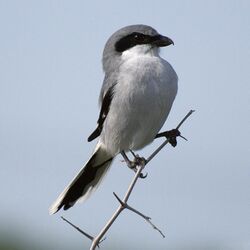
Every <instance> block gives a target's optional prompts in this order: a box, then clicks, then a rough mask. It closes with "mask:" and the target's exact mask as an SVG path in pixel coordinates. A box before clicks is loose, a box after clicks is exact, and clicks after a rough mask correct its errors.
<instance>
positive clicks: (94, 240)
mask: <svg viewBox="0 0 250 250" xmlns="http://www.w3.org/2000/svg"><path fill="white" fill-rule="evenodd" d="M193 112H194V110H190V111H189V112H188V114H187V115H186V116H185V117H184V118H183V119H182V120H181V122H180V123H179V124H178V125H177V127H176V129H179V128H180V127H181V125H182V124H183V123H184V122H185V121H186V119H187V118H188V117H189V116H190V115H191V114H192V113H193ZM168 142H169V140H168V139H166V140H165V141H164V142H163V143H162V144H161V145H160V146H159V147H158V148H157V149H156V150H155V151H154V152H153V153H152V154H151V155H150V156H149V157H148V158H147V159H146V160H145V159H143V158H139V157H137V156H136V158H137V159H136V160H137V161H135V162H131V161H130V160H129V159H128V157H127V156H126V154H125V152H124V151H123V152H121V154H122V156H123V158H124V160H125V162H126V164H127V165H128V167H129V168H134V166H135V167H136V173H135V176H134V177H133V179H132V181H131V183H130V185H129V187H128V190H127V192H126V194H125V195H124V198H123V199H122V200H121V199H120V198H119V197H118V196H117V195H116V194H115V193H113V194H114V196H115V197H116V198H117V200H118V201H119V203H120V205H119V207H118V208H117V210H116V211H115V212H114V214H113V215H112V216H111V218H110V219H109V221H108V222H107V223H106V225H105V226H104V227H103V228H102V230H101V231H100V233H99V234H98V235H97V236H96V237H92V236H91V235H89V234H87V233H85V232H84V231H82V230H81V229H80V228H79V227H77V226H75V225H74V224H72V223H71V222H69V221H68V220H66V219H65V218H63V217H61V218H62V219H63V220H64V221H66V222H67V223H68V224H70V225H71V226H72V227H74V228H75V229H76V230H77V231H79V232H80V233H82V234H83V235H84V236H86V237H87V238H88V239H90V240H91V241H92V244H91V247H90V250H95V249H96V247H97V246H98V244H99V243H100V242H102V241H103V240H104V239H105V238H104V239H102V238H103V236H104V235H105V234H106V232H107V231H108V230H109V228H110V227H111V226H112V224H113V223H114V222H115V220H116V219H117V217H118V216H119V215H120V213H121V212H122V211H123V210H124V209H129V210H130V211H132V212H134V213H136V214H138V215H139V216H141V217H142V218H144V219H145V220H146V221H147V222H148V223H149V224H150V225H151V226H152V227H153V228H154V229H155V230H157V231H158V232H159V233H160V234H161V235H162V237H165V235H164V234H163V233H162V231H161V230H160V229H158V228H157V227H156V226H155V225H154V224H153V223H152V222H151V218H150V217H148V216H146V215H144V214H142V213H141V212H139V211H138V210H136V209H134V208H133V207H131V206H129V205H128V204H127V201H128V199H129V197H130V195H131V193H132V191H133V189H134V186H135V184H136V182H137V180H138V178H139V177H141V172H142V170H143V169H144V167H145V165H146V164H147V163H148V162H149V161H151V160H152V159H153V158H154V157H155V156H156V155H157V154H158V153H159V152H160V151H161V149H162V148H163V147H164V146H165V145H166V144H167V143H168Z"/></svg>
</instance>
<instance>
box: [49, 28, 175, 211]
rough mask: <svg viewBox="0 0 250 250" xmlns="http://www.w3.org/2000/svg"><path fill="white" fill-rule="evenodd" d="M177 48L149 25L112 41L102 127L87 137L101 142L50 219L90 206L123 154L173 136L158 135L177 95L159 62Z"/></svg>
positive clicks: (106, 53)
mask: <svg viewBox="0 0 250 250" xmlns="http://www.w3.org/2000/svg"><path fill="white" fill-rule="evenodd" d="M173 44H174V42H173V41H172V39H170V38H169V37H167V36H163V35H161V34H160V33H158V32H157V31H156V30H155V29H154V28H152V27H151V26H148V25H144V24H135V25H129V26H126V27H123V28H121V29H119V30H118V31H116V32H115V33H113V34H112V35H111V37H110V38H109V39H108V40H107V42H106V44H105V47H104V50H103V57H102V66H103V71H104V74H105V76H104V81H103V85H102V87H101V91H100V96H99V104H100V113H99V117H98V120H97V127H96V129H95V130H94V131H93V133H91V134H90V136H89V137H88V141H89V142H90V141H92V140H94V139H96V138H98V141H97V144H96V147H95V149H94V151H93V154H92V155H91V157H90V158H89V160H88V161H87V162H86V164H85V165H84V166H83V168H82V169H81V170H80V171H79V173H78V174H77V175H76V176H75V177H74V178H73V180H72V181H71V182H70V183H69V185H68V186H67V187H66V188H65V189H64V191H63V192H62V193H61V194H60V195H59V196H58V198H57V199H56V201H55V202H54V203H53V204H52V205H51V207H50V209H49V213H50V214H54V213H56V212H57V211H58V210H60V209H61V208H63V209H64V210H67V209H69V208H70V207H72V206H73V205H74V204H75V203H76V202H78V201H85V200H86V199H87V198H88V197H89V196H90V194H91V193H93V191H95V190H96V189H97V187H98V186H99V184H100V183H101V181H102V180H103V178H104V176H105V175H106V173H107V172H108V170H109V169H110V165H111V163H112V161H113V159H114V158H115V157H116V156H117V155H118V154H120V153H125V152H129V151H130V150H133V151H134V150H135V151H136V150H139V149H142V148H143V147H145V146H146V145H148V144H150V143H152V142H153V141H154V139H155V138H157V137H161V136H170V135H171V133H169V132H168V131H167V132H166V133H164V132H163V133H160V134H158V132H159V131H160V129H161V128H162V126H163V124H164V123H165V121H166V119H167V117H168V115H169V112H170V110H171V107H172V105H173V102H174V99H175V97H176V94H177V90H178V76H177V74H176V72H175V70H174V69H173V67H172V66H171V65H170V63H168V62H167V61H166V60H164V59H163V58H162V57H161V56H160V48H161V47H166V46H169V45H173ZM170 132H171V131H170ZM176 136H177V135H176ZM173 144H176V143H175V142H174V141H173ZM173 146H175V145H173Z"/></svg>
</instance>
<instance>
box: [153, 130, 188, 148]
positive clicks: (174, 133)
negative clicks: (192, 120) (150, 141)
mask: <svg viewBox="0 0 250 250" xmlns="http://www.w3.org/2000/svg"><path fill="white" fill-rule="evenodd" d="M178 136H179V137H181V138H183V139H184V140H186V141H187V139H186V138H185V137H184V136H182V135H181V133H180V131H179V130H178V129H176V128H175V129H172V130H169V131H165V132H162V133H159V134H157V135H156V137H155V138H159V137H166V138H167V139H168V142H169V143H170V144H171V145H172V146H173V147H175V146H176V145H177V140H176V138H177V137H178Z"/></svg>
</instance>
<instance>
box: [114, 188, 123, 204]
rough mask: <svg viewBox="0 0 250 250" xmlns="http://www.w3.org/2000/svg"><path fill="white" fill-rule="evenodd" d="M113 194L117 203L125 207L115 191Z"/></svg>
mask: <svg viewBox="0 0 250 250" xmlns="http://www.w3.org/2000/svg"><path fill="white" fill-rule="evenodd" d="M113 195H114V196H115V198H116V199H117V200H118V201H119V203H120V204H121V205H122V206H123V207H125V203H124V202H123V201H122V200H121V199H120V198H119V197H118V195H117V194H116V193H115V192H113Z"/></svg>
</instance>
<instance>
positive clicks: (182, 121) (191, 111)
mask: <svg viewBox="0 0 250 250" xmlns="http://www.w3.org/2000/svg"><path fill="white" fill-rule="evenodd" d="M194 111H195V110H190V111H189V112H188V113H187V114H186V116H185V117H184V118H183V119H182V120H181V122H180V123H179V124H178V125H177V127H176V129H179V128H180V127H181V125H182V124H183V123H184V122H185V121H186V120H187V118H188V117H189V116H190V115H192V113H193V112H194ZM168 142H169V140H168V139H166V140H165V141H164V142H163V143H162V144H161V145H160V146H159V147H158V148H157V149H156V150H155V151H154V152H153V153H152V154H151V155H150V156H149V157H148V158H147V164H148V163H149V162H150V161H151V160H152V159H153V158H154V157H155V156H156V155H157V154H158V153H159V152H160V151H161V150H162V149H163V148H164V147H165V146H166V145H167V144H168Z"/></svg>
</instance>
